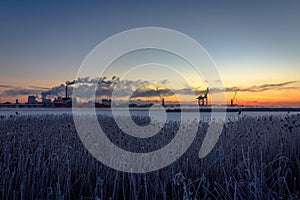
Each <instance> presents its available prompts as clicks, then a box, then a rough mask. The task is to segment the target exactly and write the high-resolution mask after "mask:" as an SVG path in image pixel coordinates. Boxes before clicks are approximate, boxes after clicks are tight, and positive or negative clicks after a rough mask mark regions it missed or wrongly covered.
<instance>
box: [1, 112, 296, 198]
mask: <svg viewBox="0 0 300 200" xmlns="http://www.w3.org/2000/svg"><path fill="white" fill-rule="evenodd" d="M134 120H135V121H136V122H137V123H141V124H143V122H144V121H147V120H149V119H147V118H144V117H139V118H135V119H134ZM99 122H100V124H101V125H102V126H103V129H104V130H106V132H107V135H108V137H109V138H110V139H111V140H112V141H113V142H115V143H117V144H118V145H120V146H121V147H122V148H124V149H127V150H132V151H136V152H142V151H145V149H148V150H149V149H150V150H154V149H157V148H160V147H161V146H163V145H165V144H167V143H168V141H169V140H170V139H172V137H174V134H176V130H177V128H178V126H179V122H168V123H167V124H166V125H165V127H164V128H163V129H162V131H161V132H160V134H158V135H157V136H155V137H154V138H152V140H151V141H146V140H143V141H138V140H131V139H132V138H130V137H128V135H127V136H126V135H125V134H124V133H122V131H121V130H119V129H118V127H117V125H116V124H115V123H114V121H113V119H112V118H110V117H104V116H99ZM190 123H194V122H190ZM215 123H218V122H215ZM185 126H186V130H188V128H189V125H188V124H185ZM207 126H208V124H207V122H200V124H199V130H198V134H197V137H196V138H195V140H194V142H193V144H192V145H191V147H190V148H189V150H188V151H187V152H186V153H185V154H184V155H183V156H182V157H181V158H180V159H179V160H178V161H176V162H174V163H173V164H171V165H170V166H168V167H166V168H164V169H161V170H159V171H155V172H151V173H146V174H130V173H123V172H118V171H115V170H113V169H110V168H108V167H106V166H104V165H103V164H101V163H100V162H99V161H97V160H96V159H94V158H93V157H92V156H91V155H90V154H89V153H88V152H87V150H86V149H85V148H84V147H83V145H82V143H81V141H80V139H79V137H78V136H77V133H76V129H75V127H74V123H73V119H72V116H71V115H38V116H34V115H33V116H0V198H1V199H7V200H9V199H97V200H99V199H101V200H102V199H149V200H152V199H153V200H156V199H184V200H187V199H299V188H300V117H299V115H286V116H277V117H275V116H266V117H256V118H255V117H242V118H240V119H239V120H238V121H228V122H226V124H225V125H224V129H223V133H222V135H221V137H220V140H219V141H218V143H217V145H216V147H215V148H214V149H213V151H212V152H211V153H210V154H209V155H208V156H207V157H205V158H204V159H199V158H198V157H197V156H198V151H199V149H200V147H201V143H202V140H203V138H204V135H205V132H206V130H207ZM141 149H142V150H141ZM149 164H151V163H149Z"/></svg>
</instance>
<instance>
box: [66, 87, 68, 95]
mask: <svg viewBox="0 0 300 200" xmlns="http://www.w3.org/2000/svg"><path fill="white" fill-rule="evenodd" d="M66 98H68V85H66Z"/></svg>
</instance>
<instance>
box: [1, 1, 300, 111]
mask: <svg viewBox="0 0 300 200" xmlns="http://www.w3.org/2000/svg"><path fill="white" fill-rule="evenodd" d="M299 10H300V1H296V0H295V1H290V0H288V1H268V2H267V1H265V2H262V1H155V2H154V1H148V2H144V1H126V2H125V1H68V2H67V1H1V2H0V102H4V101H7V100H12V99H15V98H16V97H14V96H8V95H5V94H3V93H2V92H4V91H5V90H23V89H27V90H30V89H32V90H34V89H40V90H42V89H46V88H50V87H52V86H55V85H59V84H61V83H64V82H65V81H66V80H72V79H74V78H75V76H76V72H77V70H78V68H79V66H80V64H81V62H82V61H83V60H84V58H85V57H86V56H87V54H88V53H89V52H90V51H91V50H92V49H93V48H94V47H95V46H96V45H97V44H98V43H100V42H101V41H103V40H105V39H106V38H108V37H110V36H112V35H114V34H117V33H119V32H121V31H125V30H128V29H132V28H137V27H145V26H157V27H165V28H170V29H174V30H177V31H180V32H182V33H184V34H186V35H188V36H190V37H192V38H194V39H195V40H196V41H197V42H199V43H200V44H201V45H202V46H203V47H204V48H205V49H206V50H207V51H208V53H209V54H210V56H211V57H212V59H213V60H214V62H215V63H216V65H217V67H218V68H219V71H220V73H221V76H222V78H223V81H224V84H225V86H226V87H227V88H233V87H237V88H238V89H239V90H238V91H239V92H238V103H240V104H253V105H289V106H300V84H299V82H298V81H300V77H299V75H300V12H299ZM286 82H292V83H288V84H284V85H283V87H274V88H272V87H269V88H268V89H267V90H263V91H260V90H255V91H252V90H251V91H250V90H245V91H242V90H241V89H245V88H251V87H252V88H253V87H254V86H256V87H263V85H265V84H270V85H271V84H281V83H286ZM1 93H2V95H1ZM233 93H234V92H228V99H230V98H231V97H232V96H233ZM18 97H19V98H20V99H21V100H25V96H21V95H20V96H18Z"/></svg>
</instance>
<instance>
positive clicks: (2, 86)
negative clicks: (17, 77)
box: [0, 85, 14, 88]
mask: <svg viewBox="0 0 300 200" xmlns="http://www.w3.org/2000/svg"><path fill="white" fill-rule="evenodd" d="M0 88H14V87H13V86H11V85H0Z"/></svg>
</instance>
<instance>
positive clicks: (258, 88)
mask: <svg viewBox="0 0 300 200" xmlns="http://www.w3.org/2000/svg"><path fill="white" fill-rule="evenodd" d="M298 82H299V81H288V82H282V83H273V84H263V85H253V86H250V87H227V88H224V89H222V88H209V92H210V93H220V92H224V91H225V92H264V91H269V90H289V89H299V87H295V86H290V85H292V84H295V83H298ZM204 91H205V90H198V89H195V90H194V92H195V93H196V94H201V93H203V92H204Z"/></svg>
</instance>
